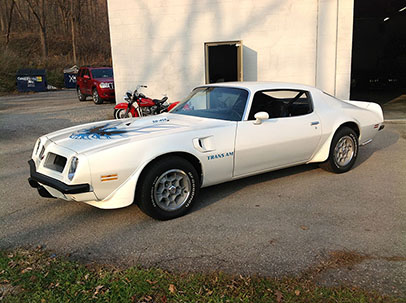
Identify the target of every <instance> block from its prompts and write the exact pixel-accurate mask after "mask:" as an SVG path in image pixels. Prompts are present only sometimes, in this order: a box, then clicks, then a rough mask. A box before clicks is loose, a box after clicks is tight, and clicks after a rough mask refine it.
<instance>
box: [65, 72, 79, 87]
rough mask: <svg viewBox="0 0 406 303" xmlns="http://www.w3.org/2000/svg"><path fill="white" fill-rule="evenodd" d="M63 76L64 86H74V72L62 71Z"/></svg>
mask: <svg viewBox="0 0 406 303" xmlns="http://www.w3.org/2000/svg"><path fill="white" fill-rule="evenodd" d="M63 77H64V80H65V87H66V88H76V74H75V73H64V74H63Z"/></svg>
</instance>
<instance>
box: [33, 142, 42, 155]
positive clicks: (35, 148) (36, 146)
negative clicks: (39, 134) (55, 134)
mask: <svg viewBox="0 0 406 303" xmlns="http://www.w3.org/2000/svg"><path fill="white" fill-rule="evenodd" d="M40 145H41V140H40V139H38V140H37V142H36V143H35V145H34V150H35V151H34V155H36V154H38V151H39V146H40Z"/></svg>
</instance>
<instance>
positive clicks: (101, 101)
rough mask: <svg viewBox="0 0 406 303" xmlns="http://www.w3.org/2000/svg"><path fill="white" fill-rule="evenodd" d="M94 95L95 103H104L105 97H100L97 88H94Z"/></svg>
mask: <svg viewBox="0 0 406 303" xmlns="http://www.w3.org/2000/svg"><path fill="white" fill-rule="evenodd" d="M92 97H93V102H94V103H95V104H102V103H103V99H102V98H100V96H99V93H98V92H97V89H96V88H93V93H92Z"/></svg>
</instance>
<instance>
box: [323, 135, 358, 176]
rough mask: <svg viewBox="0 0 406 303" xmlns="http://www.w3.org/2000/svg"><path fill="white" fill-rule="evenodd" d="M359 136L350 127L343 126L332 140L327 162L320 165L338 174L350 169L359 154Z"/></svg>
mask: <svg viewBox="0 0 406 303" xmlns="http://www.w3.org/2000/svg"><path fill="white" fill-rule="evenodd" d="M358 147H359V146H358V136H357V134H356V133H355V131H354V130H352V129H351V128H349V127H341V128H339V129H338V130H337V132H336V133H335V134H334V137H333V140H332V141H331V146H330V153H329V157H328V159H327V161H326V162H324V163H321V164H320V167H321V168H323V169H325V170H327V171H331V172H334V173H337V174H341V173H345V172H347V171H349V170H350V169H351V168H352V167H353V165H354V163H355V161H356V160H357V156H358Z"/></svg>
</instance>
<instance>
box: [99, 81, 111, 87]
mask: <svg viewBox="0 0 406 303" xmlns="http://www.w3.org/2000/svg"><path fill="white" fill-rule="evenodd" d="M99 86H100V88H109V87H110V83H107V82H102V83H100V84H99Z"/></svg>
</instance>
